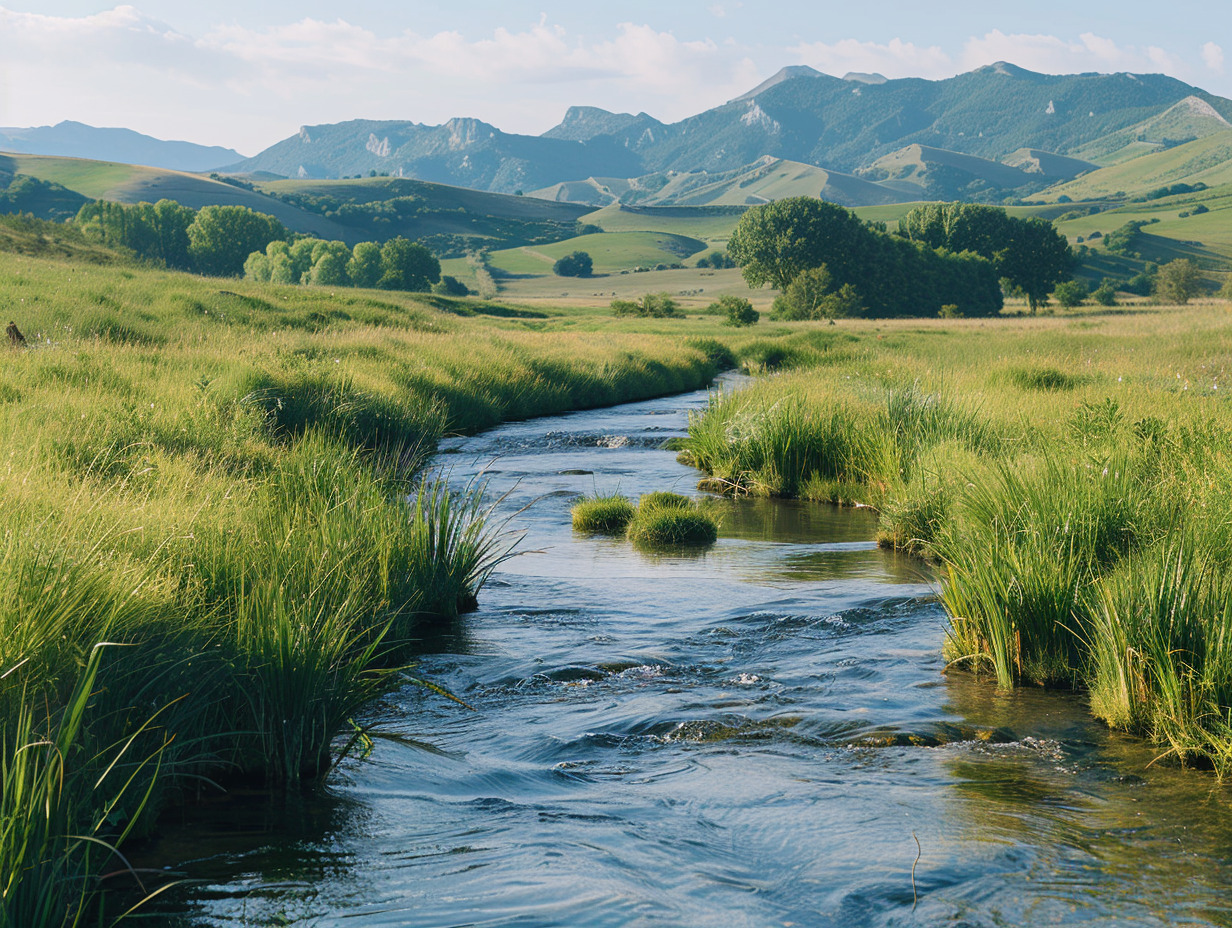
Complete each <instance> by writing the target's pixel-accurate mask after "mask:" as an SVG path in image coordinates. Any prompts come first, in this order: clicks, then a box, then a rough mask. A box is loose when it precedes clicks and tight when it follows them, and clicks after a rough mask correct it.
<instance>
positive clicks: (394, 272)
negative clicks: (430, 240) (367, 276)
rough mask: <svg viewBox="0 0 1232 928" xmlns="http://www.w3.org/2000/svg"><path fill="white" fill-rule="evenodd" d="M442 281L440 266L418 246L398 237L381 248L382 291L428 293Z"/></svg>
mask: <svg viewBox="0 0 1232 928" xmlns="http://www.w3.org/2000/svg"><path fill="white" fill-rule="evenodd" d="M440 279H441V263H440V262H439V261H437V260H436V258H435V257H433V255H432V252H430V251H428V249H427V248H425V247H424V246H423V245H421V244H419V243H418V242H412V241H410V240H409V239H406V238H403V237H402V236H401V235H399V236H398V237H397V238H391V239H390V240H389V241H388V242H386V243H385V244H384V245H382V246H381V279H380V280H379V281H377V286H378V287H380V288H381V289H382V290H410V291H424V290H428V289H429V288H430V287H431V286H432V284H434V283H436V282H437V281H438V280H440Z"/></svg>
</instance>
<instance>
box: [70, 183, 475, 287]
mask: <svg viewBox="0 0 1232 928" xmlns="http://www.w3.org/2000/svg"><path fill="white" fill-rule="evenodd" d="M74 224H75V225H76V226H77V227H78V228H79V229H80V230H81V232H82V234H83V235H84V236H85V238H86V239H87V240H89V241H94V242H99V243H101V244H104V245H108V246H111V247H119V248H124V249H128V250H129V251H131V252H133V253H134V254H136V255H138V256H139V257H141V258H144V259H146V260H149V261H154V262H156V263H158V264H162V265H164V266H166V267H169V268H172V269H176V270H184V271H196V272H198V273H201V274H209V275H212V276H215V277H239V276H241V275H243V276H246V277H250V278H253V279H255V280H264V281H273V282H275V283H287V284H306V283H313V284H322V285H325V286H333V287H345V286H356V287H381V288H384V289H387V290H427V289H428V288H429V287H431V286H432V284H435V283H437V282H438V281H439V280H440V279H441V266H440V262H439V261H437V259H436V258H435V257H434V256H433V255H432V253H431V252H430V251H429V250H428V249H427V248H425V247H424V246H423V245H421V244H419V243H417V242H411V241H408V240H407V239H405V238H402V237H401V236H399V237H397V238H393V239H390V240H389V241H387V242H385V244H384V245H378V244H377V243H375V242H360V243H359V244H358V245H356V246H355V248H354V249H352V248H350V247H348V246H347V245H346V243H345V242H326V241H322V240H320V239H315V238H304V237H302V236H297V235H295V234H294V233H292V232H290V231H289V230H288V229H287V227H286V226H284V225H283V224H282V223H281V222H279V221H278V220H277V219H275V218H274V217H273V216H267V215H265V214H264V213H257V212H254V211H253V210H251V209H249V208H248V207H246V206H206V207H203V208H202V209H200V210H195V209H192V208H191V207H188V206H183V205H181V204H179V203H176V202H175V201H174V200H159V201H158V202H157V203H137V204H132V205H129V204H124V203H112V202H109V201H106V200H98V201H95V202H92V203H87V204H86V205H84V206H82V207H81V209H80V210H79V211H78V213H77V217H76V219H75V220H74ZM453 289H454V290H460V292H462V293H465V288H464V287H461V286H460V285H457V284H456V282H455V284H454V287H453Z"/></svg>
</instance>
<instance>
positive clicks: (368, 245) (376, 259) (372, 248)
mask: <svg viewBox="0 0 1232 928" xmlns="http://www.w3.org/2000/svg"><path fill="white" fill-rule="evenodd" d="M347 276H348V277H350V278H351V286H353V287H375V286H376V285H377V282H378V281H379V280H380V279H381V246H380V245H378V244H377V243H376V242H360V243H359V244H358V245H356V246H355V248H354V249H353V250H352V251H351V260H350V261H348V262H347Z"/></svg>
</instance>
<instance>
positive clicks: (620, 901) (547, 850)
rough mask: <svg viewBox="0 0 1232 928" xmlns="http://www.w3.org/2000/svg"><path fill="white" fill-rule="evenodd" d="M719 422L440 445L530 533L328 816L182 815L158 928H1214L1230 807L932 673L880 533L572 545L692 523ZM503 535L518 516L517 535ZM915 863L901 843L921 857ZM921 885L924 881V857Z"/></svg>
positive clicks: (730, 505) (1105, 736) (434, 647)
mask: <svg viewBox="0 0 1232 928" xmlns="http://www.w3.org/2000/svg"><path fill="white" fill-rule="evenodd" d="M705 402H706V395H705V394H704V393H698V394H691V395H687V396H682V397H673V398H667V399H660V400H653V401H650V402H645V403H638V404H632V405H628V406H624V407H619V408H616V409H610V410H602V411H592V412H582V413H575V414H572V415H567V416H561V417H558V418H553V419H540V420H536V421H532V422H526V423H517V424H511V425H507V426H503V427H501V428H498V429H495V430H493V431H491V432H487V433H485V434H483V435H479V436H476V437H472V438H466V439H457V440H454V441H452V442H449V443H447V445H446V448H445V453H443V454H442V455H441V456H440V457H439V458H438V461H439V462H440V466H442V467H444V468H447V469H449V470H450V471H452V473H453V476H454V479H455V480H464V479H466V478H467V477H469V476H471V475H474V474H477V473H481V472H482V474H483V475H484V478H485V479H486V480H487V481H488V488H489V492H490V493H491V494H493V496H494V498H495V497H496V496H501V495H503V496H504V499H503V502H501V503H500V511H502V512H504V513H506V514H510V513H517V514H516V515H514V516H513V517H512V522H511V525H510V527H511V528H517V529H519V530H522V531H525V533H526V535H525V539H524V541H523V543H522V548H523V549H524V550H525V551H526V553H525V554H523V555H521V556H519V557H517V558H515V559H513V560H510V561H508V562H506V563H505V564H504V565H503V566H502V567H501V569H500V570H499V571H498V572H497V573H496V574H495V575H494V577H493V579H492V581H491V582H490V583H489V584H488V585H487V586H486V587H485V588H484V590H483V592H482V594H481V595H480V609H479V611H478V612H476V613H473V614H471V615H468V616H465V617H464V618H463V619H462V620H461V621H460V622H459V623H458V625H457V627H456V628H452V629H447V630H445V631H444V632H442V633H441V634H440V635H439V636H437V637H436V638H435V639H433V640H431V641H428V642H425V646H424V654H423V657H422V661H421V663H420V666H419V671H420V672H421V673H422V674H423V675H425V676H428V677H430V678H432V679H433V680H435V681H437V682H439V683H441V684H443V685H444V686H446V687H448V688H449V689H450V690H451V691H452V692H454V693H456V694H457V695H458V696H459V697H461V698H462V699H464V700H465V701H466V702H467V703H469V704H470V706H472V707H473V711H468V710H466V709H463V708H461V707H459V706H458V705H456V704H455V703H452V702H449V701H447V700H445V699H442V698H441V697H439V696H437V695H434V694H432V693H431V692H427V691H424V690H422V689H416V688H408V689H406V690H405V691H403V692H401V693H399V694H397V695H396V696H395V697H393V698H390V699H387V700H386V701H384V702H383V703H382V704H381V705H379V706H377V707H375V709H374V714H373V719H372V720H373V721H375V722H376V723H377V724H378V726H379V727H380V728H381V729H382V730H383V731H385V732H386V733H387V735H388V737H385V738H381V739H378V740H377V741H376V742H375V744H374V745H373V748H372V750H371V752H370V755H369V756H368V757H367V758H365V759H362V760H352V761H348V762H347V763H345V764H344V765H343V766H342V768H341V769H340V770H339V771H337V772H336V773H335V774H333V775H332V776H331V778H330V782H329V785H328V787H327V788H326V789H325V790H323V791H321V792H320V793H319V794H317V795H314V796H311V797H305V798H302V799H296V800H294V801H287V802H279V803H278V804H276V805H271V804H270V802H269V801H268V799H266V798H265V797H261V796H248V797H245V796H238V797H232V798H230V799H228V800H227V801H226V802H224V803H218V804H216V805H215V806H213V807H210V806H206V807H203V808H195V809H191V810H187V811H186V812H185V813H184V816H185V822H184V824H183V825H182V827H170V828H169V829H168V831H167V833H166V835H165V836H164V837H163V838H162V839H161V840H160V841H159V842H158V843H157V844H155V845H153V846H152V847H151V848H149V849H147V852H146V856H152V857H157V858H159V859H161V860H163V861H173V862H174V864H175V869H176V870H177V871H178V872H179V873H180V874H182V875H183V877H184V878H185V879H186V882H185V883H184V884H183V885H182V886H180V887H178V888H177V889H176V890H175V891H173V892H172V893H170V894H168V896H167V898H166V901H163V902H161V903H160V905H159V907H158V908H155V909H152V910H151V916H150V917H151V918H152V919H153V920H169V921H172V922H174V923H176V924H181V923H182V924H189V925H201V926H207V925H208V926H214V925H219V926H222V925H226V926H234V925H284V924H303V925H315V926H344V925H345V926H355V928H360V926H364V928H368V926H393V925H399V926H401V925H413V926H454V925H458V926H461V925H481V926H562V928H563V926H569V928H572V926H592V925H593V926H643V925H644V926H716V928H717V926H723V928H730V926H746V925H747V926H792V925H795V926H829V925H844V926H846V925H850V926H865V925H934V924H941V923H945V924H950V925H971V926H976V925H980V926H983V925H988V926H995V925H1005V924H1013V925H1039V924H1065V925H1071V924H1092V925H1122V924H1123V925H1130V924H1132V925H1227V924H1232V897H1230V896H1229V888H1230V883H1232V820H1230V818H1229V816H1228V814H1227V813H1228V809H1229V804H1228V798H1229V795H1228V793H1227V791H1225V790H1224V789H1222V788H1219V787H1217V786H1216V784H1215V783H1214V781H1213V780H1212V778H1211V777H1210V776H1209V775H1207V774H1203V773H1200V772H1194V771H1180V770H1175V769H1172V768H1170V767H1168V766H1166V765H1163V764H1156V765H1154V766H1148V764H1150V762H1151V760H1152V754H1151V752H1150V751H1149V750H1148V749H1147V747H1146V746H1144V745H1142V744H1141V743H1139V742H1137V741H1135V740H1134V739H1130V738H1125V737H1121V736H1117V735H1114V734H1110V733H1108V732H1107V731H1106V730H1104V729H1103V728H1102V727H1100V726H1098V725H1096V724H1095V723H1093V722H1092V721H1091V720H1090V718H1089V715H1088V713H1087V711H1086V707H1085V704H1084V702H1083V700H1082V698H1081V697H1078V696H1071V695H1059V694H1056V693H1040V692H1033V691H1024V692H1020V693H1015V694H1012V695H1008V696H1006V695H998V694H997V693H996V692H995V690H994V689H992V687H991V686H990V685H989V684H987V683H985V682H982V681H976V680H973V679H971V678H970V677H969V676H967V675H966V674H949V675H947V674H946V673H945V672H944V666H943V662H942V660H941V656H940V653H941V645H942V640H943V636H944V630H945V624H946V620H945V615H944V612H943V610H942V609H941V607H940V605H939V604H938V603H937V602H936V600H935V598H934V596H933V593H934V586H933V583H932V578H931V577H930V576H929V574H928V571H927V569H926V568H925V567H924V566H923V565H921V564H920V563H919V562H917V561H914V560H911V559H906V558H903V557H900V556H896V555H894V554H893V553H890V552H886V551H883V550H881V549H879V548H878V547H877V545H876V544H875V543H874V542H873V536H874V531H875V528H876V523H875V519H874V518H873V517H872V516H871V515H870V514H869V513H867V512H863V511H858V510H839V509H835V508H833V507H829V506H821V505H811V504H803V503H792V502H783V501H768V500H741V501H725V502H722V503H720V504H718V505H719V507H720V512H721V516H722V527H721V530H720V539H719V542H718V544H716V545H715V546H714V547H713V548H711V549H709V550H707V551H704V552H677V553H661V554H653V553H644V552H641V551H639V550H637V549H635V548H633V547H632V546H631V545H629V544H628V543H627V542H625V541H624V540H623V539H608V538H597V537H589V536H583V535H577V534H575V533H573V531H572V530H571V528H570V524H569V507H570V503H571V501H572V499H573V498H575V497H576V496H577V495H578V494H581V493H593V492H595V491H596V490H598V491H600V492H611V491H614V490H619V491H621V492H623V493H625V494H626V495H629V496H636V495H637V494H640V493H643V492H647V491H650V490H662V489H672V490H676V491H678V492H686V493H692V492H693V487H694V485H695V483H696V480H697V478H698V476H699V475H698V474H697V473H696V472H695V471H692V470H690V469H689V468H687V467H685V466H683V465H681V464H679V463H678V462H677V461H676V458H675V455H674V454H673V453H671V452H669V451H663V450H659V445H660V444H661V443H662V442H663V441H664V440H665V439H667V438H669V437H671V436H676V435H681V434H683V431H684V429H685V425H686V413H687V411H689V410H696V409H700V408H702V407H703V406H704V404H705ZM519 510H520V512H519ZM917 839H918V845H917ZM917 858H918V859H917Z"/></svg>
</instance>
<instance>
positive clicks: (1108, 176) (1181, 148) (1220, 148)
mask: <svg viewBox="0 0 1232 928" xmlns="http://www.w3.org/2000/svg"><path fill="white" fill-rule="evenodd" d="M1177 183H1185V184H1197V183H1204V184H1206V185H1207V186H1208V187H1214V186H1217V185H1219V184H1226V183H1232V128H1226V129H1224V130H1223V131H1221V132H1218V133H1215V134H1212V135H1208V136H1206V137H1205V138H1201V139H1196V140H1195V141H1192V142H1186V143H1185V144H1183V145H1177V146H1175V147H1173V148H1168V149H1165V150H1163V151H1158V152H1154V153H1152V154H1147V155H1143V156H1141V157H1139V158H1134V159H1133V160H1132V161H1124V162H1121V163H1119V164H1115V165H1112V166H1110V167H1106V168H1101V169H1100V170H1098V171H1093V172H1091V173H1090V174H1085V175H1083V176H1082V177H1080V178H1078V179H1077V180H1074V181H1071V182H1069V183H1067V184H1061V185H1060V186H1057V187H1053V188H1051V189H1049V190H1048V191H1047V193H1046V194H1045V197H1046V198H1047V199H1055V198H1056V197H1059V196H1068V197H1069V198H1070V199H1072V200H1093V199H1100V198H1103V197H1111V196H1118V197H1132V196H1136V195H1141V194H1145V193H1148V192H1149V191H1151V190H1154V189H1156V188H1159V187H1165V186H1169V185H1171V184H1177Z"/></svg>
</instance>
